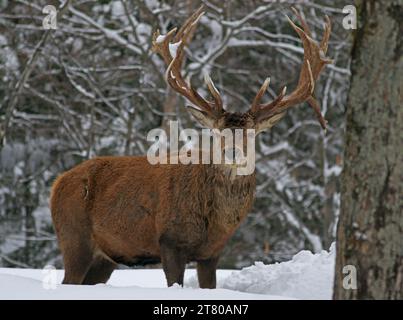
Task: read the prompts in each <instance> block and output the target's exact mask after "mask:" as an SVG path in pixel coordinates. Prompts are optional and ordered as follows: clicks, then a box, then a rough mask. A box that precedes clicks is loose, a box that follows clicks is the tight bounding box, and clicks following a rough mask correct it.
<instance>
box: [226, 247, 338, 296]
mask: <svg viewBox="0 0 403 320" xmlns="http://www.w3.org/2000/svg"><path fill="white" fill-rule="evenodd" d="M335 251H336V249H335V244H334V243H333V244H332V246H331V247H330V250H329V252H327V251H322V252H321V253H318V254H312V253H311V252H310V251H306V250H304V251H301V252H299V253H298V254H296V255H295V256H294V257H293V258H292V260H291V261H287V262H282V263H276V264H271V265H265V264H263V263H262V262H255V265H253V266H251V267H247V268H244V269H242V270H241V271H239V272H234V273H232V274H231V275H230V276H228V277H227V278H226V279H224V281H223V283H222V284H221V287H223V288H226V289H231V290H238V291H242V292H250V293H260V294H270V295H281V296H287V297H294V298H296V299H331V297H332V292H333V278H334V267H335V265H334V264H335V254H336V252H335Z"/></svg>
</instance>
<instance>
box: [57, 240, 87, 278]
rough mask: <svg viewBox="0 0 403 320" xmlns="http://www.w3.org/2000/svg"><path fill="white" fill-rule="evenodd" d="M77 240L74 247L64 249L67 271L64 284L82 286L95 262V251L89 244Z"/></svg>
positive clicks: (65, 268)
mask: <svg viewBox="0 0 403 320" xmlns="http://www.w3.org/2000/svg"><path fill="white" fill-rule="evenodd" d="M76 240H77V241H74V242H73V243H74V244H75V245H74V246H71V247H68V248H62V252H63V261H64V270H65V271H64V279H63V282H62V283H63V284H82V282H83V280H84V277H85V275H86V274H87V272H88V270H89V268H90V266H91V264H92V261H93V250H92V247H91V246H90V245H89V243H88V242H86V241H82V239H76Z"/></svg>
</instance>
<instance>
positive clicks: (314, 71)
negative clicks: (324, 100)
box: [250, 8, 332, 129]
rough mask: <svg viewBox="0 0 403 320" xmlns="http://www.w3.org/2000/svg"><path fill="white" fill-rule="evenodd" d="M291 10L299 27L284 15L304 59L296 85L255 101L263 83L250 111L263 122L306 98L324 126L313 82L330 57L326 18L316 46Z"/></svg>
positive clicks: (302, 21)
mask: <svg viewBox="0 0 403 320" xmlns="http://www.w3.org/2000/svg"><path fill="white" fill-rule="evenodd" d="M292 10H293V12H294V14H295V15H296V17H297V18H298V20H299V22H300V24H301V26H302V29H301V28H300V27H298V26H297V25H296V24H295V23H294V22H293V21H292V20H291V19H290V18H289V17H288V16H286V17H287V19H288V21H289V23H290V24H291V26H292V28H293V29H294V30H295V32H297V34H298V35H299V37H300V39H301V41H302V45H303V47H304V58H303V63H302V67H301V72H300V76H299V80H298V85H297V88H296V89H295V90H294V91H293V92H292V93H291V94H290V95H287V96H285V91H284V89H283V91H282V92H281V93H280V94H279V95H278V96H277V98H275V99H274V100H273V101H272V102H270V103H266V104H259V101H260V99H261V97H262V96H263V94H264V92H265V90H266V88H267V86H265V85H263V86H262V88H261V89H260V90H259V92H258V94H257V95H256V97H255V99H254V101H253V103H252V106H251V109H250V110H251V112H252V113H254V115H255V118H256V120H257V121H263V120H267V119H270V118H272V117H274V116H276V117H278V116H277V115H279V114H284V113H285V111H286V110H287V109H288V108H290V107H292V106H294V105H296V104H298V103H301V102H304V101H306V102H308V103H309V105H310V106H311V107H312V108H313V109H314V111H315V114H316V115H317V117H318V120H319V122H320V124H321V126H322V128H324V129H325V128H326V120H325V119H324V118H323V116H322V114H321V112H320V108H319V103H318V102H317V101H316V99H315V98H314V96H313V93H314V89H315V81H316V80H317V79H318V77H319V74H320V72H321V71H322V69H323V67H324V66H325V65H326V64H328V63H332V60H331V59H328V58H326V57H325V54H326V52H327V47H328V40H329V37H330V31H331V24H330V19H329V17H328V16H326V17H325V18H326V21H325V31H324V36H323V38H322V41H321V43H320V45H318V44H317V43H316V42H315V40H313V39H312V33H311V30H310V28H309V26H308V24H307V23H306V21H305V20H304V19H303V18H302V15H301V14H300V13H299V12H298V11H297V10H296V9H295V8H292Z"/></svg>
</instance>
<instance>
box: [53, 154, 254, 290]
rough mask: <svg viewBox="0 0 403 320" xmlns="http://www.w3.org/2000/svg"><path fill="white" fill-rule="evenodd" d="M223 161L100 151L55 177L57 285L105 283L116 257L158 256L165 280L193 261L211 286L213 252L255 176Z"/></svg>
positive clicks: (240, 212)
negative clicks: (60, 268) (163, 159)
mask: <svg viewBox="0 0 403 320" xmlns="http://www.w3.org/2000/svg"><path fill="white" fill-rule="evenodd" d="M230 170H232V169H231V168H229V167H227V166H225V165H202V164H200V165H197V164H191V165H183V164H178V165H173V164H172V165H169V164H167V165H151V164H149V163H148V161H147V158H146V157H100V158H95V159H92V160H88V161H86V162H84V163H82V164H80V165H78V166H76V167H75V168H73V169H71V170H70V171H67V172H66V173H64V174H63V175H61V176H60V177H59V178H58V179H57V180H56V182H55V183H54V186H53V189H52V195H51V203H50V204H51V211H52V218H53V221H54V226H55V229H56V233H57V236H58V241H59V245H60V249H61V251H62V253H63V258H64V263H65V270H66V274H65V278H64V280H63V283H70V284H94V283H97V282H106V281H107V280H108V278H109V276H110V274H111V273H112V271H113V269H114V267H115V266H116V263H124V264H127V265H133V264H140V265H143V264H147V263H155V262H158V261H160V260H162V264H163V268H164V271H165V273H166V277H167V282H168V285H172V284H173V283H175V282H177V283H180V284H182V283H183V273H184V269H185V264H186V263H187V262H190V261H197V262H198V276H199V283H200V286H201V287H204V288H214V287H215V285H216V283H215V282H216V281H215V270H216V265H217V261H218V257H219V255H220V253H221V251H222V249H223V247H224V245H225V243H226V242H227V240H228V239H229V238H230V237H231V235H232V234H233V233H234V231H235V230H236V229H237V227H238V226H239V225H240V223H241V222H242V220H243V219H244V218H245V216H246V214H247V212H248V211H249V210H250V208H251V206H252V203H253V197H254V190H255V176H254V175H250V176H235V178H234V176H233V175H231V174H230Z"/></svg>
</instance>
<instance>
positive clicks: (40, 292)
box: [0, 245, 335, 300]
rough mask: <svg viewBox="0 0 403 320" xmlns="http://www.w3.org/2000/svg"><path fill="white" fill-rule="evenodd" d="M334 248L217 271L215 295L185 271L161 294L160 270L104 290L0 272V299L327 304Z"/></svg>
mask: <svg viewBox="0 0 403 320" xmlns="http://www.w3.org/2000/svg"><path fill="white" fill-rule="evenodd" d="M334 260H335V246H334V245H332V247H331V248H330V252H327V251H322V252H321V253H318V254H312V253H311V252H309V251H301V252H299V253H298V254H297V255H295V256H294V257H293V259H292V260H291V261H287V262H282V263H276V264H271V265H265V264H263V263H262V262H256V263H255V264H254V265H253V266H251V267H247V268H244V269H242V270H218V272H217V278H218V286H217V287H218V289H215V290H210V289H199V288H198V283H197V277H196V270H194V269H190V270H186V274H185V287H184V288H182V287H179V286H174V287H171V288H166V284H165V276H164V273H163V271H162V270H161V269H146V270H144V269H134V270H115V271H114V272H113V274H112V277H111V279H110V280H109V282H108V284H98V285H95V286H72V285H61V284H60V282H61V280H62V278H63V270H54V271H53V270H51V272H52V271H53V272H54V274H53V277H54V278H53V280H54V283H55V285H54V286H51V288H49V284H48V283H46V281H44V280H45V279H47V281H48V280H49V270H45V271H44V270H33V269H11V268H0V300H1V299H143V300H147V299H161V300H164V299H178V300H193V299H200V300H203V299H218V300H219V299H228V300H231V299H238V300H249V299H259V300H261V299H330V298H331V295H332V287H333V273H334V271H333V270H334Z"/></svg>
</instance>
